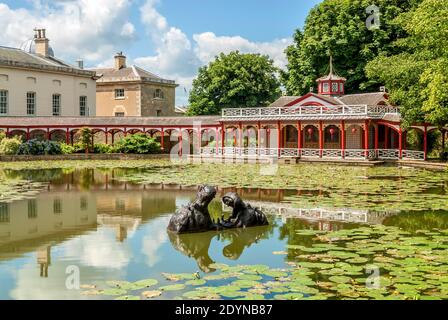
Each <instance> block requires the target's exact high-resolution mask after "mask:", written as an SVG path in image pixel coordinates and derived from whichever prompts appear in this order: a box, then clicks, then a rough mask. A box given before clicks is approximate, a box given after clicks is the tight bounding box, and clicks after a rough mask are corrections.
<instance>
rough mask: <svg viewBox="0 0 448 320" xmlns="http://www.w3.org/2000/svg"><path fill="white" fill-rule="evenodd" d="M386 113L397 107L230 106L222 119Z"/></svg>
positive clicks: (382, 114)
mask: <svg viewBox="0 0 448 320" xmlns="http://www.w3.org/2000/svg"><path fill="white" fill-rule="evenodd" d="M387 113H394V114H397V113H399V109H398V108H397V107H392V106H368V105H352V106H346V105H338V106H331V107H327V106H291V107H280V108H239V109H237V108H232V109H224V110H223V111H222V117H223V118H224V119H237V118H242V119H244V118H260V119H262V118H279V119H281V118H288V119H290V118H294V117H296V118H297V119H300V118H305V119H306V118H315V117H316V116H322V117H328V116H343V115H346V116H365V117H367V118H382V117H383V116H384V115H385V114H387Z"/></svg>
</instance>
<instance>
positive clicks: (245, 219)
mask: <svg viewBox="0 0 448 320" xmlns="http://www.w3.org/2000/svg"><path fill="white" fill-rule="evenodd" d="M222 202H224V204H225V205H227V206H229V207H231V208H232V209H233V210H232V215H231V216H230V218H229V219H227V220H224V219H223V220H222V221H220V223H219V225H220V226H222V227H224V228H226V229H229V228H249V227H257V226H266V225H268V224H269V222H268V219H267V218H266V215H265V214H264V213H263V212H262V211H261V210H259V209H257V208H253V207H252V206H251V205H250V204H246V203H244V201H243V200H242V199H241V198H240V196H239V195H238V194H237V193H235V192H229V193H227V194H226V195H225V196H224V197H223V198H222Z"/></svg>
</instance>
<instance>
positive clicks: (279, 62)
mask: <svg viewBox="0 0 448 320" xmlns="http://www.w3.org/2000/svg"><path fill="white" fill-rule="evenodd" d="M159 2H160V1H159V0H147V1H146V2H145V4H144V5H143V6H142V7H141V8H140V12H141V20H142V23H143V24H144V25H146V27H147V32H148V35H149V37H150V38H151V39H152V41H153V42H154V43H155V44H156V46H157V49H156V54H155V55H153V56H146V57H138V58H136V59H135V63H136V64H138V65H140V66H141V67H143V68H147V69H148V70H150V71H152V72H154V73H156V74H159V75H160V76H162V77H165V78H168V79H173V80H176V81H177V83H179V85H180V88H179V89H178V91H177V96H176V98H177V104H187V99H188V94H186V93H185V91H184V88H186V90H187V91H189V90H190V89H191V86H192V81H193V79H194V78H195V76H196V74H197V71H198V69H199V67H200V66H202V65H206V64H208V63H209V62H210V61H211V60H213V59H214V57H215V56H217V55H219V54H220V53H221V52H224V53H229V52H231V51H235V50H239V51H240V52H243V53H261V54H267V55H269V56H270V57H271V59H273V60H274V63H275V65H276V66H278V67H280V68H282V67H284V66H285V65H286V62H287V61H286V56H285V54H284V50H285V48H286V47H287V46H288V45H289V44H290V43H291V42H292V39H290V38H288V39H276V40H273V41H271V42H252V41H249V40H247V39H245V38H243V37H240V36H217V35H216V34H214V33H213V32H204V33H200V34H195V35H193V37H192V39H191V40H190V39H189V38H188V36H187V35H186V34H185V33H184V32H183V31H182V30H180V29H178V28H175V27H172V26H169V23H168V21H167V19H166V18H165V17H163V16H162V15H161V14H160V13H159V12H158V11H157V9H156V6H157V5H158V4H159Z"/></svg>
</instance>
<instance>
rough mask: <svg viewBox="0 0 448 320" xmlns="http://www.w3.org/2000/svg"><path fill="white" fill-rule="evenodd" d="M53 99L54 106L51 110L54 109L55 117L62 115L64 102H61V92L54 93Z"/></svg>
mask: <svg viewBox="0 0 448 320" xmlns="http://www.w3.org/2000/svg"><path fill="white" fill-rule="evenodd" d="M51 101H52V108H51V110H52V114H53V117H60V116H61V114H62V112H61V109H62V107H61V104H62V103H61V101H62V97H61V95H60V94H59V93H54V94H53V97H52V99H51Z"/></svg>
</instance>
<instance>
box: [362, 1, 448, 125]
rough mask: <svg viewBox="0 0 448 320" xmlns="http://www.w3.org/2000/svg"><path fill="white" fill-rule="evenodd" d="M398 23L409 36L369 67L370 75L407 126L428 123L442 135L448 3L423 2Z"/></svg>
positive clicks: (446, 114) (447, 114) (446, 109)
mask: <svg viewBox="0 0 448 320" xmlns="http://www.w3.org/2000/svg"><path fill="white" fill-rule="evenodd" d="M395 23H396V24H398V25H400V26H401V27H402V28H403V29H404V30H406V32H407V33H408V34H409V36H408V37H404V38H402V39H399V40H398V41H397V42H396V45H397V46H398V47H400V49H401V52H400V53H398V54H394V55H386V54H382V55H381V56H379V57H377V58H376V59H374V60H373V61H372V62H370V63H369V64H368V65H367V68H366V71H367V75H368V76H369V77H370V78H371V79H374V80H378V81H382V82H383V83H384V84H385V85H386V86H387V88H388V89H389V90H390V94H391V100H392V102H394V103H395V104H397V105H399V106H400V107H401V113H402V116H403V119H404V123H405V126H407V125H410V124H412V123H415V122H420V121H426V122H429V123H432V124H434V125H436V126H438V127H439V128H440V129H441V131H442V128H443V126H445V125H446V124H447V123H448V50H447V48H448V32H447V30H448V2H447V1H446V0H424V1H423V2H422V3H421V4H420V5H419V6H418V7H416V8H415V9H414V10H412V11H410V12H408V13H403V14H401V15H400V16H398V17H397V19H396V20H395Z"/></svg>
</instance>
